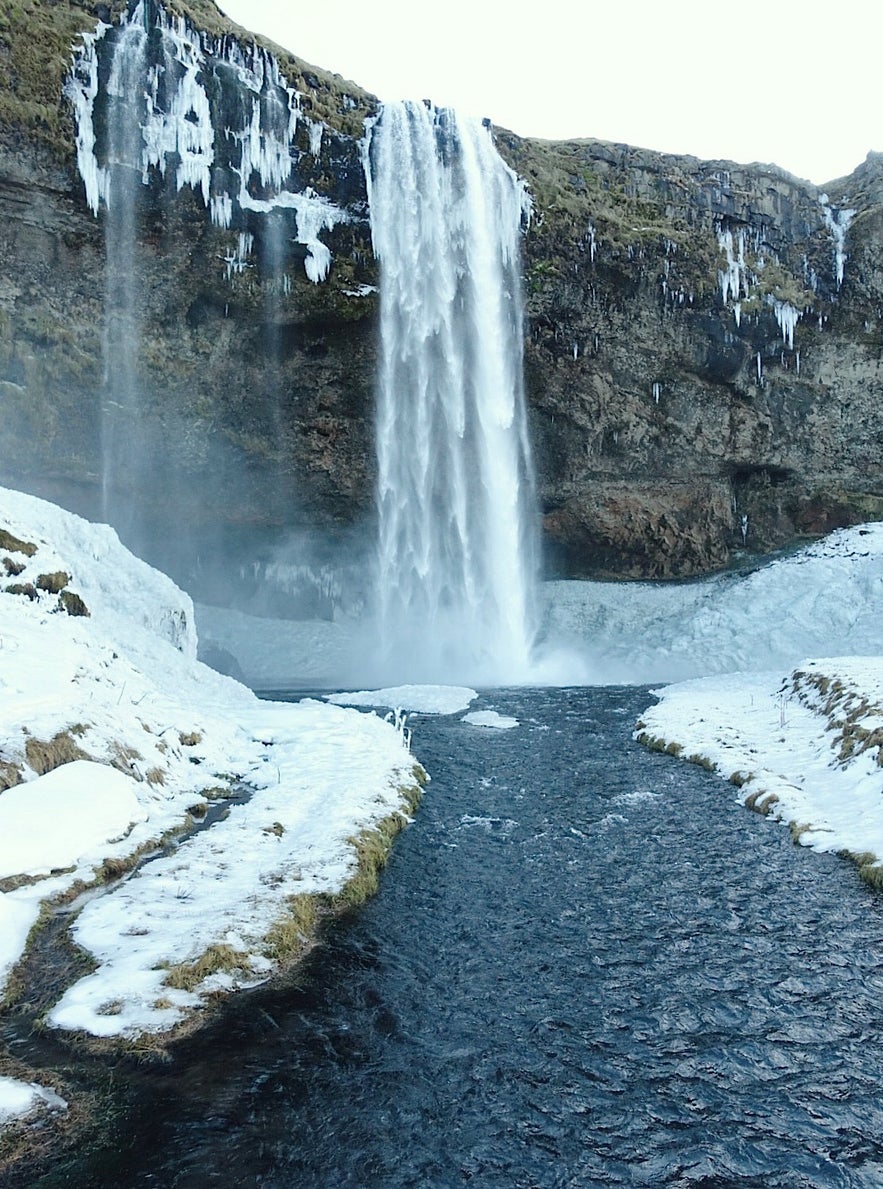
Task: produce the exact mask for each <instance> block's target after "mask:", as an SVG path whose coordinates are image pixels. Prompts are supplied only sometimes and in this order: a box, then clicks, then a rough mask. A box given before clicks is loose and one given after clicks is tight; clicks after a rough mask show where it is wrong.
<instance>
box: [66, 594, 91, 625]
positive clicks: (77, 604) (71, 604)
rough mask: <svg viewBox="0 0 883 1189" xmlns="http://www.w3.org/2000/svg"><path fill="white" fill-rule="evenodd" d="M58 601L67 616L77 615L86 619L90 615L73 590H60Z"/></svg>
mask: <svg viewBox="0 0 883 1189" xmlns="http://www.w3.org/2000/svg"><path fill="white" fill-rule="evenodd" d="M58 601H59V602H60V603H61V605H62V607H63V608H64V609H65V611H66V612H67V613H68V615H75V616H77V615H79V616H83V617H84V618H87V619H88V618H89V617H90V616H91V614H92V612H91V611H90V610H89V608H88V607H87V606H86V604H85V603H84V602H83V600H82V599H81V598H80V596H79V595H78V594H77V593H76V592H75V591H73V590H62V591H61V592H60V593H59V595H58Z"/></svg>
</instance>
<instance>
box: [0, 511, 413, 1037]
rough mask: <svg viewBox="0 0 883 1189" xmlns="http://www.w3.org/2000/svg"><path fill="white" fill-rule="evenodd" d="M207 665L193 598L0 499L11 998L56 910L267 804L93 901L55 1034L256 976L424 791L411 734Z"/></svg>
mask: <svg viewBox="0 0 883 1189" xmlns="http://www.w3.org/2000/svg"><path fill="white" fill-rule="evenodd" d="M4 575H5V576H4ZM195 655H196V634H195V630H194V626H193V607H192V604H191V602H190V599H189V598H188V596H186V595H185V594H183V593H182V592H181V591H180V590H178V589H177V588H176V587H175V586H174V584H173V583H172V582H171V581H170V580H169V579H167V578H165V577H164V576H163V575H161V574H158V573H157V572H156V571H154V570H152V569H150V567H148V566H146V565H144V564H143V563H142V562H140V561H138V560H137V559H136V558H134V557H132V555H131V554H129V553H128V551H127V550H125V549H124V548H123V547H122V545H121V544H120V542H119V540H118V539H117V537H116V534H115V533H114V532H113V531H112V530H111V529H110V528H108V527H107V526H104V525H92V524H89V523H87V522H86V521H84V520H81V519H80V518H79V517H76V516H72V515H70V514H68V513H66V512H63V511H62V510H61V509H59V508H56V507H54V506H53V505H51V504H48V503H45V502H44V501H41V500H37V499H33V498H32V497H29V496H25V495H21V494H19V493H17V492H11V491H6V490H3V489H0V879H3V885H2V886H3V887H4V888H5V889H6V890H5V891H0V989H2V986H3V985H4V984H5V982H6V980H7V978H8V976H9V972H10V970H11V968H12V967H13V965H14V964H15V962H16V961H17V960H18V958H19V956H20V955H21V953H22V950H23V948H24V946H25V944H26V939H27V935H28V931H29V929H30V928H31V926H32V925H33V924H34V923H35V921H36V920H37V919H38V916H39V913H40V910H41V906H42V905H43V904H44V903H45V902H47V901H52V900H54V899H56V898H58V897H60V896H64V895H66V894H68V895H69V894H70V893H71V889H73V888H74V885H75V884H76V883H77V881H82V882H85V883H87V884H89V883H93V882H95V881H96V880H103V879H105V878H107V877H111V878H113V877H115V876H117V875H119V874H120V873H122V872H125V871H126V870H128V869H129V868H130V867H131V866H132V865H133V864H134V863H135V860H136V858H137V857H138V856H139V855H143V854H148V855H150V854H155V853H158V843H159V841H160V840H161V839H163V838H164V837H167V836H168V835H169V834H170V833H174V832H176V831H178V832H180V831H182V830H185V829H186V828H187V827H188V826H189V825H191V824H192V817H191V814H194V815H197V817H201V816H202V814H203V812H204V809H205V806H206V803H208V802H210V801H211V800H212V799H215V798H217V797H218V796H222V795H225V794H227V793H229V791H230V789H231V787H232V786H233V785H234V783H235V782H238V781H241V782H245V783H246V784H248V785H249V786H250V787H251V788H252V789H254V790H255V791H254V793H253V795H252V798H251V800H250V801H249V802H248V803H247V804H244V805H239V806H235V807H234V808H232V809H231V811H230V812H229V815H228V816H226V818H223V817H222V818H220V819H219V820H216V821H214V822H213V823H212V824H211V825H209V826H208V827H207V828H206V829H204V830H203V831H202V832H200V833H198V834H196V835H194V836H193V837H192V838H190V839H188V840H187V841H185V842H183V843H182V844H181V845H180V846H179V848H178V849H177V850H176V851H174V852H173V853H171V854H166V855H165V856H164V857H153V858H151V861H149V862H147V863H146V864H145V865H143V866H142V867H140V868H139V869H138V870H137V871H136V872H135V873H134V874H133V875H130V876H129V877H127V878H126V879H125V880H122V881H117V882H115V883H112V884H111V885H110V886H108V887H107V888H106V889H105V890H104V893H103V894H102V895H100V896H97V897H95V896H93V897H92V898H91V899H89V902H88V903H87V904H86V905H85V907H84V908H82V910H81V912H80V914H79V916H78V918H77V921H76V925H75V933H76V937H77V940H78V942H79V943H80V944H81V945H84V946H85V947H86V948H88V949H90V950H91V951H92V952H93V954H94V955H95V957H96V961H97V962H98V969H97V970H96V972H95V973H94V974H93V975H91V976H90V977H89V978H88V979H85V980H83V981H82V983H80V984H77V985H76V986H74V987H72V988H70V990H69V991H68V993H67V995H65V997H64V998H63V1000H62V1002H61V1004H60V1005H59V1006H58V1007H57V1008H56V1009H55V1011H54V1012H53V1013H51V1022H52V1023H53V1024H54V1025H55V1026H57V1027H70V1028H83V1029H86V1030H87V1031H90V1032H92V1033H94V1034H96V1035H101V1036H119V1035H126V1036H135V1035H138V1034H140V1033H143V1032H161V1031H164V1030H167V1029H168V1028H170V1027H173V1026H174V1025H175V1024H177V1023H179V1022H180V1021H181V1020H183V1019H184V1018H185V1016H187V1015H188V1013H191V1012H192V1011H193V1009H194V1008H196V1007H199V1006H200V1005H201V1004H202V1003H203V1002H204V1000H205V998H206V996H208V995H210V994H212V993H214V992H217V991H218V990H229V989H233V988H234V987H237V986H242V985H250V984H253V983H254V982H256V981H259V980H260V979H262V978H266V977H267V976H268V975H269V974H270V973H272V971H273V970H274V969H276V967H277V965H278V963H277V962H276V959H275V957H274V956H273V954H272V953H271V952H270V948H269V947H268V945H267V943H266V938H267V935H268V933H269V932H270V931H272V929H273V928H274V926H276V925H277V924H278V923H279V921H280V919H281V918H283V917H284V915H285V913H286V911H287V908H288V904H289V901H290V898H291V897H292V896H293V895H294V894H296V893H299V892H310V891H315V890H322V891H327V892H330V893H335V892H337V891H340V889H341V888H342V887H343V885H344V884H345V883H346V882H347V881H348V880H349V879H350V878H351V876H352V875H353V873H354V870H355V868H356V852H355V848H354V845H353V842H352V839H353V837H354V836H355V835H357V834H358V833H359V832H361V831H364V830H366V829H370V828H372V827H374V826H375V825H377V824H378V823H379V822H380V821H382V820H383V819H384V818H386V817H389V816H390V815H391V814H393V813H396V812H398V811H400V809H401V807H402V805H403V804H405V803H406V801H407V797H406V792H410V790H412V789H413V786H414V782H415V776H414V761H413V759H412V757H411V756H410V754H409V752H408V750H407V746H406V742H405V737H404V731H403V730H402V729H401V727H400V726H399V727H397V726H396V725H395V724H390V723H387V722H385V721H383V720H381V719H380V718H378V717H376V716H373V715H364V714H361V713H359V712H357V711H354V710H346V709H342V708H339V707H331V706H325V705H323V704H321V703H316V702H307V703H299V704H297V705H291V704H285V703H268V702H262V701H260V700H259V699H257V698H256V697H255V695H254V694H253V693H252V692H251V691H250V690H248V689H246V688H245V687H244V686H241V685H239V684H237V683H236V682H235V681H232V680H231V679H229V678H227V677H222V676H221V675H220V674H218V673H215V672H213V671H212V670H210V669H208V668H207V667H206V666H204V665H202V664H200V663H199V662H198V661H197V660H196V659H195ZM4 790H5V791H4ZM212 947H226V949H225V952H228V951H230V952H232V953H234V954H235V970H234V972H233V973H232V974H229V975H228V976H225V977H223V978H222V977H220V976H219V975H217V974H215V975H214V976H212V977H208V976H207V977H206V978H205V979H203V980H199V979H197V980H196V981H195V982H193V980H192V979H191V983H192V984H193V985H191V986H190V987H189V988H188V990H187V991H186V992H180V993H179V992H176V991H175V990H174V988H170V987H168V986H166V985H165V979H166V977H167V975H168V970H169V968H171V967H174V966H175V965H177V964H180V963H185V964H186V963H191V964H192V963H198V962H199V960H200V958H201V957H202V956H203V955H204V953H205V951H206V949H211V948H212Z"/></svg>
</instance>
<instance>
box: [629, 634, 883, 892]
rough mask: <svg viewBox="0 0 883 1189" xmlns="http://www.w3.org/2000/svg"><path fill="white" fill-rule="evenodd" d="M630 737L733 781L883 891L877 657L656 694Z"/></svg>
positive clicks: (880, 661) (751, 800) (882, 693)
mask: <svg viewBox="0 0 883 1189" xmlns="http://www.w3.org/2000/svg"><path fill="white" fill-rule="evenodd" d="M657 692H658V694H659V698H660V701H659V703H658V704H657V705H655V706H652V707H650V708H649V709H648V710H647V711H646V712H645V713H644V714H643V715H642V716H641V719H640V720H639V723H638V727H637V730H636V738H637V739H638V740H639V741H640V742H642V743H644V744H645V745H646V746H648V747H650V748H653V749H654V750H664V751H667V752H669V753H670V754H672V755H675V756H679V757H681V758H684V759H687V760H690V761H693V762H695V763H699V764H702V765H704V766H706V767H708V768H710V769H713V770H714V771H715V772H717V773H718V774H719V775H720V776H721V777H723V778H724V779H725V780H728V781H730V783H731V784H732V785H733V786H734V789H737V790H738V793H737V794H736V795H737V796H738V798H739V800H741V801H742V803H743V804H745V805H746V806H747V807H748V808H749V809H755V810H757V811H758V812H760V813H764V814H766V815H768V816H770V817H772V818H774V819H776V820H778V821H781V822H783V823H785V824H787V825H788V826H789V828H790V830H791V834H792V836H793V838H794V840H795V842H799V843H800V844H801V845H802V846H808V847H811V848H812V849H814V850H817V851H830V852H833V853H835V854H840V855H843V856H844V857H848V858H850V859H852V860H854V861H855V862H856V863H857V864H858V867H859V872H860V875H861V877H862V878H863V879H864V880H865V881H866V882H867V883H869V884H871V885H872V886H875V887H883V658H879V657H864V656H862V657H837V658H832V659H820V660H812V661H806V662H804V664H802V665H801V666H799V667H798V668H797V669H795V670H793V671H792V672H790V673H786V674H782V673H777V672H770V673H740V674H729V675H727V676H726V677H710V678H702V679H699V680H695V681H686V682H682V683H679V684H677V685H672V686H669V687H667V688H665V689H662V690H659V691H657Z"/></svg>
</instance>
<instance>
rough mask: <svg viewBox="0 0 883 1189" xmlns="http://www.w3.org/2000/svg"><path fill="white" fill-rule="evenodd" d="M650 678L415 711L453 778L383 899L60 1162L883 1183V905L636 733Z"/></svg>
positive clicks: (246, 1180)
mask: <svg viewBox="0 0 883 1189" xmlns="http://www.w3.org/2000/svg"><path fill="white" fill-rule="evenodd" d="M651 700H652V699H651V696H650V694H649V692H648V691H647V690H642V689H635V688H580V689H545V690H525V689H514V690H494V691H488V692H486V693H485V694H484V695H483V696H482V698H481V701H480V704H479V708H481V709H490V708H492V709H495V710H498V711H499V712H501V713H503V714H507V715H512V716H514V717H515V718H517V719H518V720H519V724H520V725H519V726H518V727H517V728H515V729H513V730H509V731H499V730H498V731H494V730H488V729H481V728H476V727H473V726H469V725H467V724H465V723H463V722H461V721H460V720H459V717H458V716H453V717H446V718H432V717H429V716H419V715H415V716H413V718H412V725H413V727H414V744H413V747H414V751H415V753H416V754H417V755H418V756H419V758H420V759H421V760H422V761H423V763H424V764H425V766H426V767H427V769H428V770H429V772H430V773H431V774H432V783H431V784H430V785H429V788H428V790H427V793H426V796H425V798H424V802H423V805H422V807H421V809H420V811H419V813H418V816H417V819H416V820H415V822H414V823H413V824H412V825H411V826H410V827H409V829H408V830H406V831H405V833H404V834H403V835H402V836H401V838H400V839H399V841H398V842H397V843H396V847H395V850H394V852H393V855H392V857H391V860H390V863H389V865H388V868H387V870H386V873H385V875H384V879H383V885H382V888H381V891H380V893H379V895H378V896H377V897H376V898H375V899H374V900H372V901H371V902H370V903H368V904H367V905H366V906H364V908H363V909H361V910H360V911H359V912H358V913H357V914H356V915H354V916H353V917H351V918H350V919H347V920H345V921H343V922H341V923H340V924H339V925H337V926H336V927H335V928H334V929H333V931H332V933H331V935H330V937H329V939H328V942H327V944H326V945H324V946H322V947H320V948H319V949H317V950H315V951H314V952H313V954H312V955H311V957H310V958H309V960H308V961H307V963H306V964H305V966H304V967H303V968H302V969H301V971H300V972H299V973H298V975H297V978H296V979H295V980H293V981H292V982H291V984H290V985H288V986H285V987H277V988H273V989H270V988H266V989H261V990H258V991H256V992H253V993H250V994H246V995H242V996H240V997H239V998H237V999H234V1000H233V1001H232V1002H231V1004H230V1005H229V1007H228V1008H227V1009H226V1010H225V1012H224V1014H223V1017H222V1019H221V1020H220V1021H219V1023H217V1024H216V1025H213V1026H212V1027H211V1028H208V1029H206V1030H204V1031H203V1032H202V1033H200V1034H199V1035H198V1036H196V1037H195V1038H194V1039H192V1040H191V1041H189V1042H187V1043H186V1044H184V1045H183V1046H182V1047H181V1048H180V1049H179V1050H178V1051H177V1054H176V1059H175V1061H174V1062H173V1063H172V1064H170V1065H167V1066H163V1067H160V1068H158V1069H147V1070H141V1071H134V1072H132V1071H129V1072H121V1073H120V1075H119V1094H120V1097H121V1102H122V1104H123V1106H122V1111H121V1115H120V1119H119V1123H118V1126H117V1127H116V1129H115V1132H114V1135H113V1137H112V1140H111V1142H110V1143H109V1144H108V1145H107V1146H105V1147H104V1148H102V1149H101V1150H92V1151H89V1152H86V1153H81V1154H78V1155H77V1156H76V1157H75V1158H74V1159H70V1160H68V1161H66V1162H65V1164H64V1165H63V1166H58V1167H56V1168H55V1169H54V1170H53V1171H52V1172H51V1173H50V1174H48V1175H47V1176H44V1177H43V1179H42V1180H40V1181H38V1182H37V1184H38V1185H39V1186H40V1187H41V1189H55V1187H58V1186H62V1185H64V1186H76V1189H89V1187H91V1186H114V1187H117V1186H127V1187H128V1186H161V1187H162V1189H174V1187H178V1186H181V1187H185V1186H186V1187H187V1189H203V1187H205V1189H208V1187H210V1186H224V1187H225V1189H227V1187H233V1186H265V1187H270V1189H301V1187H303V1189H342V1187H344V1186H353V1187H356V1186H358V1187H372V1186H378V1187H383V1189H386V1187H389V1189H399V1187H402V1189H403V1187H405V1186H407V1187H416V1186H440V1187H443V1186H461V1185H470V1186H479V1187H485V1186H487V1187H500V1189H502V1187H504V1186H505V1187H507V1189H519V1187H524V1189H529V1187H539V1189H545V1187H550V1189H551V1187H559V1186H560V1187H562V1189H563V1187H565V1186H593V1185H651V1186H657V1185H674V1186H680V1185H683V1186H688V1185H689V1186H696V1185H699V1186H708V1187H711V1186H715V1187H718V1189H723V1187H726V1186H736V1185H739V1186H753V1185H756V1186H764V1187H772V1186H879V1185H881V1184H883V1095H881V1093H880V1084H881V1071H883V900H881V899H880V897H879V896H878V895H876V894H874V893H872V892H870V891H869V890H868V889H866V888H865V887H864V886H863V885H861V883H860V882H859V880H858V876H857V874H856V871H855V869H854V868H853V866H852V865H851V864H849V863H847V862H844V861H842V860H840V859H837V858H835V857H833V856H829V855H819V854H815V853H812V852H810V851H808V850H806V849H803V848H801V847H798V846H795V845H793V843H792V842H791V839H790V836H789V833H788V831H787V830H786V829H784V828H783V827H781V826H779V825H776V824H775V823H773V822H770V821H768V820H767V819H764V818H761V817H759V816H757V815H755V814H752V813H750V812H748V811H747V810H745V809H744V808H743V807H741V806H740V805H738V804H737V803H736V800H735V790H734V789H732V788H731V787H730V786H729V785H727V784H725V783H723V782H722V781H720V780H719V779H718V778H716V777H714V776H712V775H711V774H709V773H707V772H705V771H704V770H702V769H700V768H698V767H695V766H693V765H690V764H685V763H682V762H679V761H676V760H674V759H672V758H671V757H669V756H665V755H658V754H651V753H648V752H646V751H644V750H643V749H641V748H640V747H638V746H637V745H636V744H634V743H633V742H632V740H631V731H632V729H633V726H634V721H635V718H636V717H637V715H638V714H639V713H640V711H641V710H642V709H643V708H644V707H645V706H646V705H647V704H648V703H649V701H651ZM474 708H475V707H473V709H474Z"/></svg>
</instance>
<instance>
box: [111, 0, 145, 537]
mask: <svg viewBox="0 0 883 1189" xmlns="http://www.w3.org/2000/svg"><path fill="white" fill-rule="evenodd" d="M146 76H147V31H146V29H145V27H144V16H143V6H142V5H140V4H139V5H138V6H137V8H136V9H135V11H134V12H133V14H132V17H131V19H130V20H129V21H125V20H123V21H122V22H121V28H120V31H119V35H118V36H117V38H116V40H115V42H114V44H113V56H112V58H111V64H110V74H109V77H108V80H107V88H106V90H107V107H106V129H107V130H106V137H107V164H106V166H105V170H104V177H105V181H104V187H105V190H104V192H105V197H106V202H107V217H106V221H105V246H106V264H105V305H104V308H105V324H104V393H103V399H102V402H101V465H102V474H101V503H102V515H103V517H104V519H105V520H108V521H112V522H113V523H115V524H116V525H117V526H118V527H119V528H120V530H121V531H122V532H123V534H124V536H125V537H126V538H128V539H129V540H133V541H134V542H135V543H136V544H137V537H138V526H137V524H136V523H135V520H136V517H137V512H136V501H135V498H134V496H133V494H132V493H133V489H137V487H138V486H139V485H140V481H141V479H142V477H143V474H142V473H143V471H144V469H145V465H146V462H145V458H144V444H143V433H142V425H141V422H142V416H141V402H140V393H139V378H138V370H139V369H138V356H139V346H140V337H141V335H140V326H141V318H140V312H139V292H140V284H139V280H138V268H137V264H138V227H137V221H138V194H139V191H140V190H141V188H142V186H141V150H142V146H143V139H142V133H141V121H142V119H143V99H140V98H139V97H143V96H144V91H145V84H146Z"/></svg>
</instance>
